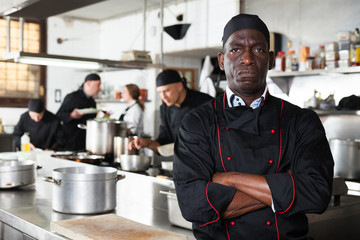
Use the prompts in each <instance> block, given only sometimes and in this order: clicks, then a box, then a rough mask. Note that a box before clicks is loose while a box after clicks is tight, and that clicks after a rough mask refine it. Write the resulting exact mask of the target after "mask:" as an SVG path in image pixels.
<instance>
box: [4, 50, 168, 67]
mask: <svg viewBox="0 0 360 240" xmlns="http://www.w3.org/2000/svg"><path fill="white" fill-rule="evenodd" d="M3 60H5V61H11V62H18V63H25V64H33V65H44V66H57V67H70V68H80V69H89V70H98V71H102V70H104V69H106V70H119V69H144V68H165V66H164V65H162V64H150V63H147V62H137V61H115V60H108V59H96V58H83V57H72V56H62V55H53V54H42V53H26V52H8V53H5V55H3Z"/></svg>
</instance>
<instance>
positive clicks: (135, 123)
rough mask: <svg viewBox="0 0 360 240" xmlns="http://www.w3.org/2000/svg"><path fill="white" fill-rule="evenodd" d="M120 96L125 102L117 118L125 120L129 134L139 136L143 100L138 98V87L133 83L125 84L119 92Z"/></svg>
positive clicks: (142, 114) (142, 127)
mask: <svg viewBox="0 0 360 240" xmlns="http://www.w3.org/2000/svg"><path fill="white" fill-rule="evenodd" d="M121 98H122V100H123V101H124V102H126V103H127V107H126V109H125V111H124V112H123V113H122V114H121V115H120V117H119V120H120V121H125V122H126V127H127V129H128V135H129V136H134V135H135V136H141V134H142V133H143V129H144V123H143V119H144V109H145V105H144V102H143V101H142V100H141V99H140V89H139V87H138V86H137V85H135V84H127V85H125V86H124V88H123V90H122V92H121Z"/></svg>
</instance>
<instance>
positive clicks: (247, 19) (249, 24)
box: [222, 14, 270, 46]
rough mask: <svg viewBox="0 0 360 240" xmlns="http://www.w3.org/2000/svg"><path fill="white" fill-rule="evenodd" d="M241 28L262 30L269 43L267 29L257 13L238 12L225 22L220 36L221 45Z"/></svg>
mask: <svg viewBox="0 0 360 240" xmlns="http://www.w3.org/2000/svg"><path fill="white" fill-rule="evenodd" d="M241 29H255V30H258V31H260V32H262V33H263V34H264V36H265V38H266V40H267V43H268V45H269V39H270V36H269V30H268V28H267V27H266V25H265V23H264V22H263V21H262V20H261V19H260V18H259V17H258V16H257V15H251V14H239V15H236V16H234V17H233V18H231V19H230V21H229V22H228V23H227V24H226V26H225V28H224V34H223V37H222V42H223V46H224V45H225V43H226V41H227V39H228V38H229V37H230V35H231V34H233V33H234V32H236V31H238V30H241Z"/></svg>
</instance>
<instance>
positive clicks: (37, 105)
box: [28, 98, 44, 113]
mask: <svg viewBox="0 0 360 240" xmlns="http://www.w3.org/2000/svg"><path fill="white" fill-rule="evenodd" d="M28 108H29V111H31V112H37V113H41V112H42V111H43V110H44V103H43V101H41V99H38V98H36V99H35V98H34V99H30V101H29V105H28Z"/></svg>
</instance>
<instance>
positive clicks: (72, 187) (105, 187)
mask: <svg viewBox="0 0 360 240" xmlns="http://www.w3.org/2000/svg"><path fill="white" fill-rule="evenodd" d="M122 178H124V176H120V175H117V169H116V168H112V167H91V166H87V167H67V168H57V169H54V170H53V172H52V177H45V178H44V180H45V181H47V182H51V183H53V188H52V208H53V210H55V211H57V212H62V213H70V214H97V213H103V212H109V211H112V210H113V209H115V207H116V182H117V181H118V180H120V179H122Z"/></svg>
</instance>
